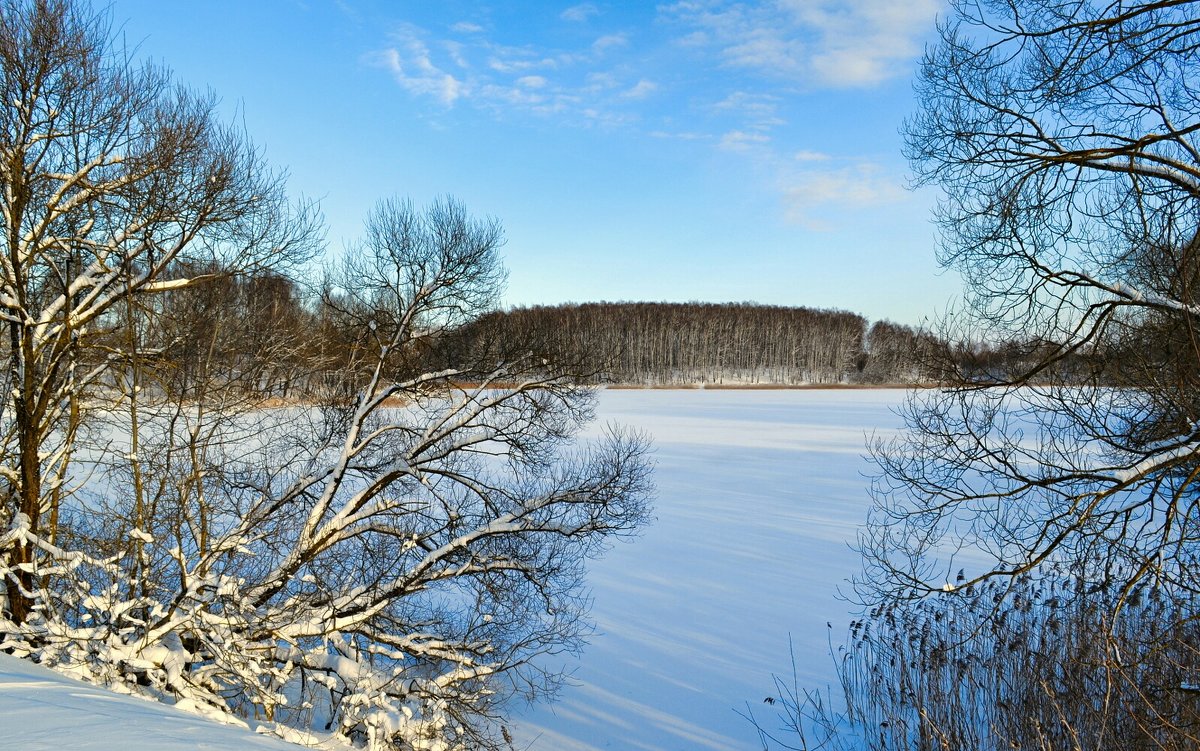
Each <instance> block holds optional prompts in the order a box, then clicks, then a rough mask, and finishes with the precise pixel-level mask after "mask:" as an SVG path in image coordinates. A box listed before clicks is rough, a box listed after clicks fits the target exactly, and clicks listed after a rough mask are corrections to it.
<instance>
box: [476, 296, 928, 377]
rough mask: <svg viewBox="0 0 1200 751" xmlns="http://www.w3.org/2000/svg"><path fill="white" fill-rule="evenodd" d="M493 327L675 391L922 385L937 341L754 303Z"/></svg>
mask: <svg viewBox="0 0 1200 751" xmlns="http://www.w3.org/2000/svg"><path fill="white" fill-rule="evenodd" d="M491 319H492V320H491V321H490V325H493V326H500V327H502V328H503V329H505V330H506V331H507V332H508V334H509V338H510V339H512V340H520V339H525V340H527V341H533V342H537V343H539V344H540V345H541V346H543V347H544V348H545V349H546V352H547V356H551V355H553V356H554V357H561V356H563V355H566V356H567V357H568V358H571V359H574V360H578V361H590V364H591V369H592V371H593V372H594V373H595V377H596V379H597V380H600V381H606V382H612V383H621V384H635V385H649V386H670V385H692V384H697V383H702V384H718V385H800V384H838V383H847V384H848V383H873V384H881V383H918V382H924V381H928V380H931V378H932V377H933V375H934V374H933V372H932V371H931V370H930V369H929V367H928V363H929V362H931V361H932V358H931V357H930V355H931V352H932V349H933V348H934V347H937V346H941V345H940V343H939V342H938V340H936V339H934V338H932V337H930V336H928V335H927V334H924V333H922V332H920V331H917V330H916V329H913V328H911V327H908V326H903V325H900V324H896V323H892V322H890V321H879V322H876V323H875V324H873V325H871V326H868V325H867V320H866V319H865V318H863V317H862V316H861V315H858V314H856V313H850V312H847V311H844V310H824V309H815V308H804V307H782V306H774V305H758V304H754V303H724V304H721V303H695V302H693V303H645V302H638V303H627V302H618V303H609V302H600V303H585V304H581V305H557V306H534V307H521V308H514V309H512V310H509V311H506V312H497V313H493V314H492V315H491Z"/></svg>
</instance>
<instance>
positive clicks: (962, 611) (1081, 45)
mask: <svg viewBox="0 0 1200 751" xmlns="http://www.w3.org/2000/svg"><path fill="white" fill-rule="evenodd" d="M1198 8H1200V6H1198V5H1197V4H1196V3H1195V2H1191V1H1189V0H1182V1H1178V2H1176V1H1170V2H1157V1H1153V0H1151V1H1147V2H1124V1H1123V0H1114V1H1112V2H1109V1H1107V0H1101V1H1099V2H1092V1H1091V0H1081V1H1078V2H1076V1H1072V2H1060V1H1059V0H1012V1H1011V2H1010V1H1009V0H956V2H954V3H953V12H952V15H951V17H950V18H949V19H948V20H947V21H944V22H943V23H942V25H941V28H940V36H941V39H940V41H939V43H938V44H937V45H936V46H935V47H933V48H931V50H930V51H929V52H928V53H927V54H926V56H925V59H924V61H923V64H922V68H921V73H920V78H919V82H918V93H919V98H920V102H921V109H920V111H919V113H918V114H917V115H916V116H915V117H914V118H913V119H912V120H911V121H910V122H909V123H908V126H907V148H908V155H909V157H910V159H911V162H912V165H913V167H914V170H915V171H916V175H917V178H918V181H919V182H921V183H923V184H927V185H934V186H938V187H940V188H941V189H942V190H943V192H944V196H943V199H942V201H941V203H940V207H939V210H938V214H937V219H938V222H939V225H940V228H941V243H940V253H941V258H940V260H941V262H942V263H943V264H944V265H945V266H947V267H950V268H954V269H956V270H958V271H960V272H961V273H962V274H963V275H964V277H965V279H966V282H967V285H966V286H967V294H966V299H965V301H964V302H965V304H964V305H963V307H962V310H961V311H960V313H959V314H958V315H957V316H956V317H955V318H954V320H952V321H950V326H951V328H952V329H954V330H961V331H966V332H968V334H969V335H970V336H971V337H972V338H974V339H975V340H976V341H978V340H980V339H982V340H985V341H988V342H990V343H991V344H992V346H993V347H996V348H998V350H999V351H1006V350H1007V351H1012V352H1015V353H1018V356H1017V357H1013V358H1011V359H1010V360H1009V363H1008V364H1009V366H1010V367H1012V366H1018V367H1016V369H1015V370H1008V369H989V368H960V367H949V368H947V369H946V372H947V373H951V374H957V377H958V380H957V381H956V382H953V383H951V384H949V387H948V388H945V389H942V390H939V391H936V392H922V393H918V394H916V395H914V396H913V397H912V398H910V399H909V401H908V402H907V405H906V407H905V408H904V411H903V414H904V417H905V420H906V424H907V430H906V431H905V432H903V433H902V434H901V435H900V436H899V437H898V438H896V439H894V440H886V441H880V442H879V443H877V444H876V446H875V450H874V455H875V458H876V461H877V462H878V465H879V468H880V473H879V476H878V479H877V484H876V486H875V492H874V500H875V503H874V508H873V511H872V513H871V516H870V519H869V522H868V524H867V525H866V528H865V532H864V533H863V536H862V538H861V543H862V547H863V551H864V553H865V557H866V562H867V566H866V570H865V573H864V575H863V576H862V578H861V580H860V581H859V582H858V585H859V586H858V587H857V591H858V593H859V594H860V595H861V596H862V597H863V598H864V599H865V600H866V602H867V603H869V604H870V605H872V606H875V607H876V609H874V610H872V611H871V616H870V617H868V618H867V619H866V622H867V623H868V624H870V625H874V626H875V627H876V628H875V630H874V631H873V632H872V634H873V636H871V637H870V639H869V640H866V637H863V639H859V638H857V637H856V638H855V640H854V641H853V643H852V644H851V645H849V646H848V649H850V651H851V652H852V654H853V658H852V659H854V660H863V661H864V662H865V663H866V664H865V665H858V666H857V667H850V668H847V669H848V671H849V673H850V674H852V675H855V674H856V675H857V678H856V679H855V680H856V682H855V683H853V684H851V685H847V686H846V692H847V698H848V700H849V701H850V703H851V715H853V713H854V707H855V706H857V707H858V708H859V709H860V710H861V709H862V708H863V707H864V706H867V703H869V702H871V701H875V702H877V707H879V708H880V709H879V711H875V710H871V711H868V712H866V713H865V714H861V715H859V716H858V718H857V720H856V722H857V725H856V727H857V729H858V731H859V732H861V734H862V736H861V737H862V738H864V739H866V740H867V741H868V745H870V747H878V748H884V747H886V748H894V747H897V746H898V745H907V746H908V747H912V748H956V747H971V748H997V749H998V748H1009V747H1022V748H1027V747H1044V748H1073V749H1084V748H1106V747H1112V746H1113V745H1117V744H1119V745H1121V746H1122V747H1127V748H1172V749H1175V748H1180V749H1182V748H1194V747H1195V744H1196V742H1197V740H1196V732H1195V723H1196V718H1197V717H1198V716H1200V712H1198V711H1197V704H1196V697H1195V694H1194V693H1193V692H1192V688H1193V687H1194V685H1195V675H1196V674H1197V671H1198V670H1200V652H1198V650H1197V647H1198V635H1197V632H1196V628H1195V622H1196V617H1197V610H1196V602H1197V600H1196V595H1197V592H1198V588H1200V577H1198V576H1197V574H1198V573H1200V569H1198V568H1197V566H1198V565H1200V513H1198V512H1200V484H1198V482H1197V480H1200V398H1198V397H1200V391H1198V390H1197V386H1198V385H1200V384H1198V382H1197V378H1198V377H1200V344H1198V342H1200V340H1198V339H1197V323H1200V295H1198V292H1200V290H1198V289H1197V287H1196V281H1197V268H1198V267H1197V251H1198V250H1200V246H1198V243H1197V238H1198V237H1200V141H1198V140H1197V134H1198V133H1200V89H1198V88H1197V84H1198V82H1200V14H1198V13H1197V9H1198ZM1051 590H1053V592H1051ZM1151 596H1153V598H1156V599H1154V601H1153V604H1152V605H1147V604H1146V603H1147V602H1149V600H1148V599H1147V598H1149V597H1151ZM864 640H865V641H864ZM1047 655H1049V658H1047ZM1014 656H1015V657H1016V661H1015V662H1013V661H1012V660H1013V658H1014ZM848 659H850V658H848ZM989 663H994V664H1009V665H1011V666H1013V667H1012V668H1011V669H1009V670H1002V671H994V670H992V669H991V668H990V667H988V665H989ZM873 687H874V688H873ZM802 704H803V702H802V701H801V702H797V703H795V705H796V706H800V705H802ZM809 706H812V705H811V704H810V705H809ZM947 707H950V708H957V710H958V711H957V713H956V712H955V711H951V712H949V713H947V712H946V711H945V710H946V708H947ZM876 738H877V739H878V741H876V740H875V739H876Z"/></svg>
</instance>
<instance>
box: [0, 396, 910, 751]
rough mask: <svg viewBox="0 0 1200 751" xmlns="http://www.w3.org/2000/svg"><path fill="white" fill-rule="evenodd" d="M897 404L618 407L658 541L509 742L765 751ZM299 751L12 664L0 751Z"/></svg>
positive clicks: (821, 617)
mask: <svg viewBox="0 0 1200 751" xmlns="http://www.w3.org/2000/svg"><path fill="white" fill-rule="evenodd" d="M903 398H904V394H903V392H901V391H607V392H605V393H603V394H602V396H601V401H600V408H599V416H600V420H601V421H611V422H617V423H622V424H625V425H628V426H631V427H634V428H638V429H641V430H644V431H646V432H647V433H650V434H651V435H652V436H653V438H654V443H655V447H656V452H655V458H656V460H657V468H656V479H657V485H658V491H659V498H658V504H657V508H656V516H657V521H656V523H655V524H654V525H653V526H651V527H649V528H648V529H646V531H645V533H644V534H643V535H642V536H641V537H640V538H639V539H637V540H635V541H634V542H632V543H628V544H619V545H618V546H617V547H616V548H614V549H613V550H612V551H611V552H610V553H609V554H608V556H607V557H606V558H604V559H602V560H600V561H598V562H596V563H595V564H594V565H593V567H592V570H591V576H590V581H591V585H592V595H593V598H594V607H593V616H594V618H595V621H596V624H597V632H596V634H595V635H594V636H593V637H592V639H591V644H590V645H589V647H588V648H587V650H586V651H585V653H584V655H583V656H582V659H581V660H580V661H579V662H578V663H577V664H576V673H575V685H573V686H571V687H569V688H567V689H566V690H565V691H564V693H563V696H562V697H561V699H560V701H559V702H558V703H556V704H552V705H537V706H534V707H532V708H530V709H529V710H528V711H526V712H525V713H524V715H523V716H522V717H521V718H519V719H518V721H517V723H516V724H515V725H514V726H513V727H512V728H511V730H512V731H513V735H514V736H515V738H514V740H515V744H514V746H515V748H517V749H529V751H581V750H589V751H590V750H592V749H642V750H644V751H684V750H687V751H692V750H693V749H700V750H704V749H712V750H719V749H755V748H758V747H759V744H758V741H757V738H756V735H755V733H754V730H753V728H752V727H751V726H750V725H749V723H748V722H747V721H746V720H744V719H742V718H741V717H739V716H738V715H737V714H736V712H735V710H738V709H741V710H743V711H744V710H745V708H746V705H747V704H749V705H750V706H751V707H752V708H753V709H754V710H755V712H756V714H757V715H758V716H759V717H760V719H764V720H768V721H769V720H771V719H773V718H774V715H773V714H772V710H771V708H770V707H769V706H767V705H766V704H764V703H763V699H764V698H765V697H767V696H772V695H774V694H775V684H774V681H773V678H772V676H773V675H774V674H781V673H788V674H790V671H791V665H790V663H789V656H788V640H789V636H790V638H791V640H792V643H793V644H794V647H795V653H796V658H797V667H798V673H799V679H800V685H801V686H802V687H807V688H820V687H823V686H825V685H826V684H827V683H828V682H829V681H830V680H831V679H832V677H833V669H832V662H831V658H830V657H829V656H828V641H827V640H828V638H829V630H828V629H827V628H826V625H825V624H826V622H827V621H828V622H832V623H833V626H834V628H833V634H832V636H833V640H834V643H835V644H836V643H837V642H838V640H840V639H841V638H842V636H843V635H844V634H845V630H846V624H847V621H848V620H849V612H850V606H849V605H848V604H847V603H845V602H844V601H841V600H839V599H837V597H836V591H837V588H838V586H839V585H840V584H841V583H842V582H843V581H844V580H845V579H846V578H848V577H849V576H851V575H852V574H853V573H854V572H855V571H856V569H857V566H858V558H857V556H856V554H855V553H854V552H853V551H852V550H851V548H850V546H849V543H850V542H851V541H853V540H854V538H855V531H856V529H857V527H858V525H859V523H860V522H861V520H862V519H863V517H864V515H865V512H866V506H867V498H866V485H867V481H866V479H865V478H864V477H863V473H864V472H865V471H867V470H868V468H869V467H868V464H867V463H866V461H865V460H864V459H863V453H864V447H865V441H866V436H867V435H869V434H871V433H874V432H879V433H885V432H888V431H890V430H894V429H895V428H896V427H897V426H898V422H899V420H898V418H897V417H896V416H895V415H894V414H892V412H891V408H892V407H894V406H895V405H897V404H899V403H900V401H901V400H902V399H903ZM9 747H12V748H17V747H20V748H39V749H47V750H48V749H52V748H79V749H93V748H94V749H106V750H107V749H117V748H120V749H128V750H130V751H132V750H134V749H138V750H140V749H147V750H149V749H156V750H157V749H168V748H170V749H174V748H180V749H182V748H210V749H233V748H260V747H261V748H278V749H283V748H288V747H291V746H288V745H287V744H283V743H281V742H279V741H273V740H270V739H266V738H262V737H261V736H254V735H253V734H251V733H248V732H247V731H245V730H239V729H236V728H230V727H221V726H215V725H212V724H211V723H209V722H208V721H206V720H203V719H201V718H199V717H196V716H193V715H187V714H184V713H183V712H180V711H179V710H176V709H174V708H172V707H166V706H163V705H156V704H153V703H151V702H146V701H142V700H138V699H133V698H128V697H119V696H115V695H113V694H111V693H109V692H107V691H105V690H103V689H98V688H93V687H89V686H83V685H82V684H77V683H74V682H72V681H70V680H69V679H65V678H62V677H60V676H57V675H55V674H52V673H50V672H48V671H46V670H44V669H42V668H40V667H38V666H34V665H30V664H28V663H24V662H23V661H20V660H15V659H14V658H10V657H7V656H3V655H0V748H9Z"/></svg>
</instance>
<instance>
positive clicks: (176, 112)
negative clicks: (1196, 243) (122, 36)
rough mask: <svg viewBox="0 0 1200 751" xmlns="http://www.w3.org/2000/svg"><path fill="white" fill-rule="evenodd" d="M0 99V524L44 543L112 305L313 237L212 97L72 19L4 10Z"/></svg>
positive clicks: (18, 610) (36, 1) (79, 14)
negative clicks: (0, 326) (180, 271)
mask: <svg viewBox="0 0 1200 751" xmlns="http://www.w3.org/2000/svg"><path fill="white" fill-rule="evenodd" d="M0 101H2V102H3V105H2V106H0V154H2V157H0V184H2V185H3V191H2V192H0V220H2V221H3V232H4V250H3V253H2V254H0V320H2V321H3V322H4V326H5V328H6V330H7V337H6V347H5V350H4V352H5V356H6V358H7V361H8V363H7V365H8V367H7V369H6V375H7V384H6V388H5V390H4V402H5V404H4V406H5V411H6V413H7V414H6V417H8V418H9V419H8V420H6V422H5V432H4V434H3V436H0V474H2V476H3V480H4V485H5V488H4V491H3V502H2V504H0V524H3V525H4V526H5V527H8V526H11V525H13V524H14V523H17V521H18V520H20V524H21V525H22V526H24V527H27V528H28V530H29V531H30V532H31V533H33V534H44V535H46V536H47V537H48V539H53V538H54V535H55V530H54V529H53V522H52V520H53V519H54V518H55V517H54V514H55V513H56V510H57V508H58V504H59V503H60V500H61V499H60V491H61V490H62V488H63V486H64V484H65V483H66V482H68V474H69V473H68V465H69V462H70V457H71V447H72V437H73V435H74V431H75V429H76V427H77V424H78V410H79V409H80V408H81V407H80V398H81V395H82V394H84V393H85V392H86V390H87V388H88V387H89V385H91V384H92V383H94V382H95V381H96V379H97V378H99V377H100V376H101V375H102V374H103V373H104V372H105V371H106V370H107V369H108V368H109V366H110V365H111V364H112V361H111V360H110V359H108V358H105V357H103V356H100V355H98V354H96V351H95V350H94V349H91V348H90V345H91V344H92V343H93V342H95V341H96V339H97V338H99V337H101V336H102V335H103V333H104V331H105V330H106V328H107V327H108V326H109V324H110V323H111V320H110V319H111V317H112V316H115V315H118V314H119V313H120V312H121V311H120V310H119V308H120V307H121V304H122V301H123V300H128V299H130V298H132V297H137V296H145V295H151V294H154V293H156V292H158V291H161V290H164V289H167V288H178V287H182V286H185V285H187V284H189V283H191V281H192V280H191V279H189V278H176V279H172V280H171V281H169V282H168V281H166V280H164V279H163V278H162V277H163V272H164V270H165V269H167V268H170V267H171V266H172V265H173V264H177V263H178V262H180V261H182V260H185V259H202V260H219V261H220V262H221V264H222V266H223V267H225V268H246V267H249V266H254V265H260V264H273V263H282V262H286V261H289V260H293V259H295V258H296V256H297V255H304V254H306V253H308V252H309V247H308V246H309V242H310V238H311V237H312V225H311V222H310V221H309V216H308V215H306V212H305V211H304V210H301V212H300V214H299V215H296V214H295V213H294V212H293V211H292V210H291V209H289V206H288V204H287V202H286V199H285V196H284V193H283V190H282V188H283V185H282V181H281V178H280V176H279V175H278V174H277V173H275V172H273V171H271V170H269V169H268V168H267V167H266V166H265V165H264V163H263V160H262V159H261V157H260V155H259V154H258V153H257V152H256V151H255V150H254V149H253V148H252V147H251V146H250V145H249V144H248V143H247V142H246V140H245V139H244V138H243V137H242V136H241V135H240V134H239V133H238V132H237V131H235V130H233V129H232V128H230V127H228V126H225V125H222V124H220V123H219V122H218V121H217V120H216V118H215V116H214V101H213V99H212V98H211V97H202V96H197V95H195V94H192V93H191V92H189V91H187V90H185V89H182V88H180V87H179V86H177V85H175V84H173V83H172V81H171V79H170V77H169V76H168V75H167V74H166V73H165V72H164V71H162V70H159V69H156V68H154V67H150V66H137V65H134V64H133V63H132V62H130V61H129V60H128V58H127V57H126V56H125V53H124V51H123V50H122V49H121V48H120V47H117V46H114V43H113V37H112V35H111V34H110V33H109V31H108V27H107V21H106V19H105V18H104V17H103V16H102V15H97V14H93V13H91V12H90V11H87V10H84V9H82V8H80V7H78V6H77V5H76V4H73V3H70V2H65V0H29V1H25V0H10V1H8V2H5V3H4V5H3V7H0ZM47 524H48V525H49V527H47V526H46V525H47ZM2 554H3V555H4V556H5V558H6V559H7V562H8V563H9V565H10V566H11V567H12V570H13V571H14V573H13V574H11V575H10V576H8V577H6V581H5V585H6V602H7V608H6V609H7V612H8V614H9V617H10V618H11V619H12V620H13V621H14V622H16V623H22V622H24V621H25V619H26V618H27V617H28V616H29V613H30V606H31V600H30V592H31V591H32V590H33V589H34V586H33V584H34V581H33V574H32V573H31V571H29V570H28V569H29V567H30V565H32V563H33V558H34V550H33V548H32V547H31V546H30V544H29V543H26V542H22V541H20V540H16V539H12V538H7V539H6V541H5V544H4V547H3V551H2Z"/></svg>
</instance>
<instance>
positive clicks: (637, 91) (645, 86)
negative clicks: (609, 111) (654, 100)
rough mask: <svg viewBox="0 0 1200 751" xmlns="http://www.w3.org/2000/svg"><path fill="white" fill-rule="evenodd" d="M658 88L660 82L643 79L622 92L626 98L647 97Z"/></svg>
mask: <svg viewBox="0 0 1200 751" xmlns="http://www.w3.org/2000/svg"><path fill="white" fill-rule="evenodd" d="M657 90H658V84H656V83H654V82H653V81H647V80H646V79H645V78H643V79H641V80H640V81H638V82H637V83H635V84H634V85H633V86H631V87H629V88H628V89H626V90H625V91H623V92H621V96H622V97H624V98H625V99H645V98H646V97H648V96H650V95H651V94H653V93H654V92H655V91H657Z"/></svg>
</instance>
